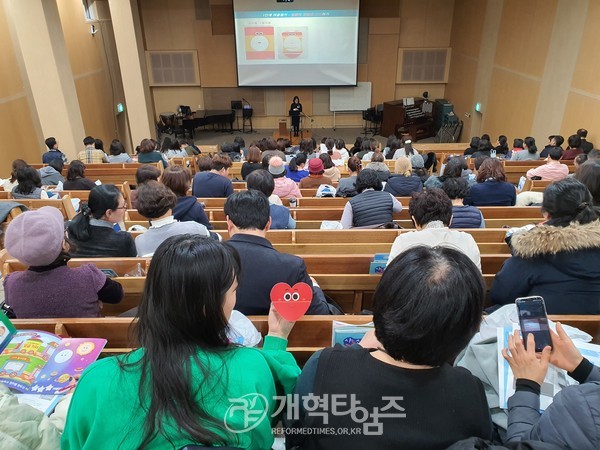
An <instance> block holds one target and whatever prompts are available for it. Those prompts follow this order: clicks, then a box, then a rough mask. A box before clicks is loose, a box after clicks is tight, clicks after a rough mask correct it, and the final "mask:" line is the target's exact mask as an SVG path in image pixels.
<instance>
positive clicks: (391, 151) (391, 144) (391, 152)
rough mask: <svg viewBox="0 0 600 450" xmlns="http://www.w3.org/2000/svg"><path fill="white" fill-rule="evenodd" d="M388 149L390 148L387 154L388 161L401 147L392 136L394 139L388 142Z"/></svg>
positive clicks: (397, 140)
mask: <svg viewBox="0 0 600 450" xmlns="http://www.w3.org/2000/svg"><path fill="white" fill-rule="evenodd" d="M388 147H389V148H390V149H389V150H388V153H387V157H388V159H393V158H394V155H395V154H396V151H397V150H398V149H399V148H400V147H401V141H400V139H398V138H397V137H395V136H394V139H392V140H390V141H388Z"/></svg>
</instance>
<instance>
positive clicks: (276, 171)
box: [269, 156, 285, 178]
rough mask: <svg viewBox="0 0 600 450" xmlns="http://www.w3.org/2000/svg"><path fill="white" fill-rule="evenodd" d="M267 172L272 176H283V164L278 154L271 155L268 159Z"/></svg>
mask: <svg viewBox="0 0 600 450" xmlns="http://www.w3.org/2000/svg"><path fill="white" fill-rule="evenodd" d="M269 173H270V174H271V175H273V178H282V177H284V176H285V164H284V163H283V159H281V158H280V157H279V156H273V157H272V158H271V159H269Z"/></svg>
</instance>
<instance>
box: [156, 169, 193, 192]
mask: <svg viewBox="0 0 600 450" xmlns="http://www.w3.org/2000/svg"><path fill="white" fill-rule="evenodd" d="M160 181H161V183H163V184H164V185H165V186H166V187H168V188H169V189H171V190H172V191H173V193H174V194H175V195H176V196H177V197H185V196H186V195H187V192H188V189H189V188H190V186H191V184H192V172H191V171H190V169H188V168H187V167H183V166H178V165H174V164H171V165H170V166H169V167H167V168H166V169H165V170H164V171H163V174H162V177H161V178H160Z"/></svg>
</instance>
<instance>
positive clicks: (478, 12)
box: [450, 0, 486, 58]
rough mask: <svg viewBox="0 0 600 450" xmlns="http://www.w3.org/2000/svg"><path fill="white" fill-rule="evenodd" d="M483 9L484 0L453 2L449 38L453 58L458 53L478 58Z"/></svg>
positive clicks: (484, 7)
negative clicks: (450, 34)
mask: <svg viewBox="0 0 600 450" xmlns="http://www.w3.org/2000/svg"><path fill="white" fill-rule="evenodd" d="M485 10H486V2H485V1H481V0H457V1H456V2H455V4H454V15H453V20H452V36H451V39H450V46H451V47H452V57H453V58H454V57H455V56H456V55H458V54H463V55H467V56H470V57H472V58H479V50H480V44H481V35H482V33H483V27H484V21H483V17H485Z"/></svg>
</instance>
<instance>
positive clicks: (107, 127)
mask: <svg viewBox="0 0 600 450" xmlns="http://www.w3.org/2000/svg"><path fill="white" fill-rule="evenodd" d="M75 89H76V90H77V98H78V100H79V109H80V110H81V118H82V120H83V126H84V129H85V133H86V134H87V135H90V136H94V137H95V138H100V139H102V140H103V141H104V145H105V147H104V148H105V149H106V150H107V151H108V148H109V146H110V142H111V141H112V140H113V139H115V137H116V136H117V128H116V122H115V120H114V117H115V114H116V111H115V110H116V105H114V108H115V109H113V104H112V96H111V95H110V86H108V84H107V80H106V74H105V72H104V71H100V72H97V73H94V74H90V75H86V76H85V77H80V78H76V79H75ZM84 137H85V136H82V137H81V139H82V140H83V138H84ZM107 143H108V145H107ZM82 145H83V144H82Z"/></svg>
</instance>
